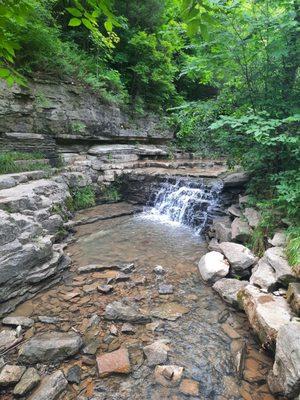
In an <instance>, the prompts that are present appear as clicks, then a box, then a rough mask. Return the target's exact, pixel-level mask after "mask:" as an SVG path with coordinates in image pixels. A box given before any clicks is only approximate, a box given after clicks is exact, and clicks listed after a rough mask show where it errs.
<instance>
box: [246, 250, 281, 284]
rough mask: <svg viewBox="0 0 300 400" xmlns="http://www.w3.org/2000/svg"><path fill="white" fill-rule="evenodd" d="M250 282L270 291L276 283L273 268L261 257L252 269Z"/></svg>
mask: <svg viewBox="0 0 300 400" xmlns="http://www.w3.org/2000/svg"><path fill="white" fill-rule="evenodd" d="M250 283H251V284H252V285H255V286H258V287H260V288H261V289H265V290H266V291H268V292H269V291H272V290H273V289H274V287H275V284H276V274H275V270H274V268H273V267H272V266H271V265H270V264H269V263H268V262H267V261H266V259H265V258H264V257H263V258H261V259H260V260H259V261H258V263H257V265H256V266H255V267H254V268H253V270H252V275H251V277H250Z"/></svg>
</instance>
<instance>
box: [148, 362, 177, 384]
mask: <svg viewBox="0 0 300 400" xmlns="http://www.w3.org/2000/svg"><path fill="white" fill-rule="evenodd" d="M182 374H183V367H179V366H178V365H157V366H156V368H155V371H154V378H155V380H156V382H157V383H159V384H161V385H162V386H167V387H172V386H177V385H179V383H180V380H181V377H182Z"/></svg>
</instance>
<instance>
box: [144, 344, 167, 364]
mask: <svg viewBox="0 0 300 400" xmlns="http://www.w3.org/2000/svg"><path fill="white" fill-rule="evenodd" d="M166 342H168V341H166V340H164V339H161V340H156V341H155V342H154V343H152V344H149V345H148V346H145V347H144V348H143V351H144V354H145V356H146V357H147V363H148V365H149V366H153V365H157V364H162V363H164V362H166V361H167V358H168V351H169V350H170V348H169V346H168V345H167V344H166Z"/></svg>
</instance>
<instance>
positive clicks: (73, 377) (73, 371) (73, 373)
mask: <svg viewBox="0 0 300 400" xmlns="http://www.w3.org/2000/svg"><path fill="white" fill-rule="evenodd" d="M66 379H67V381H68V382H69V383H76V384H77V385H79V383H80V380H81V368H80V366H79V365H73V366H72V367H71V368H69V369H68V371H67V373H66Z"/></svg>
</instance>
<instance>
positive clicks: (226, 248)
mask: <svg viewBox="0 0 300 400" xmlns="http://www.w3.org/2000/svg"><path fill="white" fill-rule="evenodd" d="M220 249H221V251H222V252H223V254H224V255H225V257H226V258H227V260H228V261H229V264H230V266H231V269H232V272H233V273H235V274H240V273H243V272H244V271H245V270H246V269H247V268H249V267H251V265H253V264H254V263H255V261H256V257H255V256H254V254H253V253H252V252H251V251H250V250H249V249H248V248H247V247H245V246H243V245H242V244H238V243H231V242H223V243H220Z"/></svg>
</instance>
